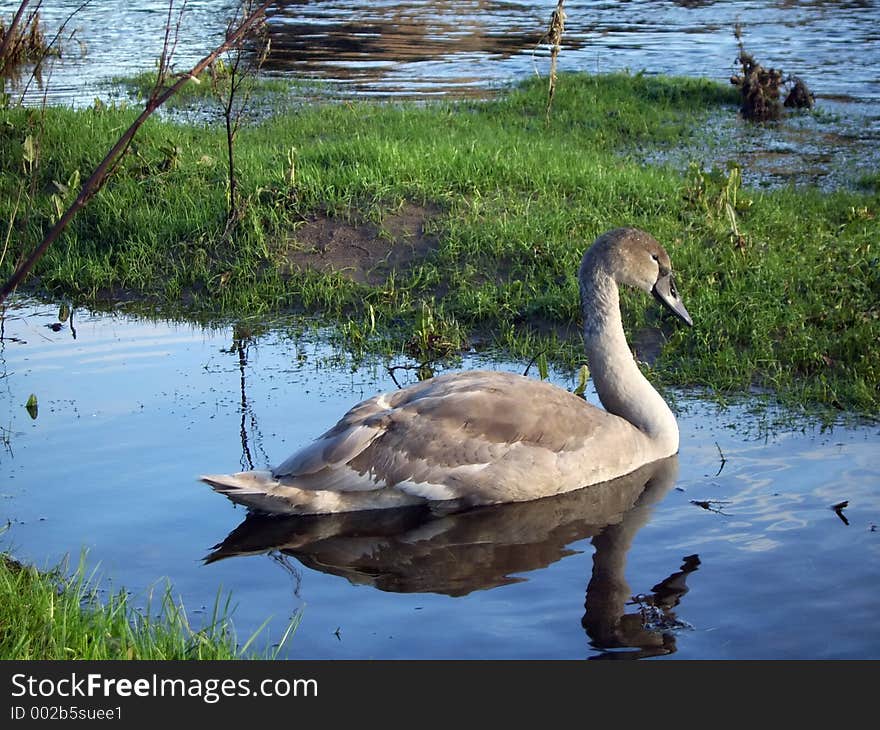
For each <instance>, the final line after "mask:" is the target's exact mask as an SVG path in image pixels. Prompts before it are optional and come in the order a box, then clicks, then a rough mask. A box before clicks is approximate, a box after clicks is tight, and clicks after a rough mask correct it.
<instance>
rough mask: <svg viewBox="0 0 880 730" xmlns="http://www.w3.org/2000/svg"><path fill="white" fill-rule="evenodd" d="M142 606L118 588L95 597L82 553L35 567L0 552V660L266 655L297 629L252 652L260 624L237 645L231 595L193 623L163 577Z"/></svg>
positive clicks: (219, 598) (93, 577) (95, 589)
mask: <svg viewBox="0 0 880 730" xmlns="http://www.w3.org/2000/svg"><path fill="white" fill-rule="evenodd" d="M154 600H155V599H154V596H153V595H152V594H151V595H150V596H149V599H148V602H147V607H146V609H145V610H143V611H141V610H139V609H138V608H137V607H136V606H134V605H133V604H132V602H131V597H130V595H129V594H128V593H126V592H125V591H124V590H120V591H117V592H115V593H108V594H107V595H106V596H105V597H104V598H102V597H101V590H100V589H99V587H98V579H97V575H96V573H95V572H91V573H89V572H88V571H87V568H86V566H85V562H84V560H81V561H80V563H79V565H78V566H77V568H76V570H74V571H73V572H72V573H71V574H68V573H67V567H66V565H61V566H59V567H57V568H55V569H53V570H50V571H38V570H37V569H36V568H34V567H31V566H25V565H22V564H20V563H18V562H16V561H15V560H13V559H12V558H11V557H9V556H8V555H6V554H0V659H4V660H6V659H16V660H23V659H26V660H44V659H53V660H57V659H93V660H94V659H98V660H103V659H154V660H156V659H158V660H164V659H272V658H275V657H276V656H277V655H278V652H279V651H280V650H281V648H282V647H283V645H284V643H285V641H286V640H287V639H288V638H289V636H290V634H291V633H292V632H293V631H294V630H295V628H296V624H297V623H298V620H299V617H298V616H296V617H294V620H292V621H291V623H290V624H289V626H288V628H287V631H285V633H284V636H283V637H282V638H281V640H280V641H279V642H278V644H277V645H276V646H275V647H269V648H267V649H265V650H263V651H261V652H257V651H254V650H253V649H252V647H253V646H254V644H255V641H256V639H257V636H258V635H259V634H260V633H261V632H262V630H263V628H264V627H260V628H259V629H257V631H256V632H254V634H253V635H252V636H251V637H250V638H249V639H248V640H247V641H246V642H245V643H244V644H240V643H239V641H238V639H237V637H236V634H235V631H234V628H233V626H232V622H231V620H230V614H231V603H230V601H231V598H230V597H228V596H227V597H226V598H224V597H223V596H222V595H221V594H219V593H218V596H217V599H216V601H215V603H214V607H213V611H212V613H211V616H210V618H209V620H208V621H207V624H206V625H205V626H204V627H202V628H200V629H195V628H194V627H193V626H192V625H191V623H190V620H189V618H188V617H187V614H186V610H185V609H184V606H183V604H182V603H181V602H180V601H179V600H175V598H174V596H173V594H172V589H171V586H170V585H169V584H166V585H165V586H164V588H163V590H162V591H161V594H160V596H159V599H158V603H159V605H158V607H156V606H155V605H154Z"/></svg>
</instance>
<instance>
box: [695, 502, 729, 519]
mask: <svg viewBox="0 0 880 730" xmlns="http://www.w3.org/2000/svg"><path fill="white" fill-rule="evenodd" d="M691 504H695V505H697V507H702V508H703V509H704V510H708V511H709V512H715V513H716V514H719V515H726V514H727V513H726V512H722V511H721V510H722V508H723V507H724V505H726V504H730V501H725V500H723V499H692V500H691Z"/></svg>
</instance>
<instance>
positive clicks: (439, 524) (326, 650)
mask: <svg viewBox="0 0 880 730" xmlns="http://www.w3.org/2000/svg"><path fill="white" fill-rule="evenodd" d="M58 315H59V309H58V307H57V306H50V305H46V304H38V303H34V302H21V303H20V305H19V307H18V308H13V309H11V310H10V311H8V312H7V317H6V319H5V321H4V326H3V332H2V335H3V339H2V341H0V402H2V403H3V406H2V407H0V414H4V415H3V416H2V418H3V420H2V422H0V427H2V432H0V433H2V436H3V442H4V445H3V446H2V447H0V520H2V521H3V522H6V521H8V522H9V523H10V526H9V529H8V531H7V532H6V533H5V534H4V535H3V537H2V542H3V547H6V548H9V549H11V550H12V552H13V553H14V554H15V555H16V556H17V557H18V558H20V559H22V560H25V561H30V562H34V563H36V564H37V565H40V566H52V565H55V564H56V563H57V562H58V561H59V560H61V559H62V558H63V556H65V555H67V554H70V555H72V556H73V558H74V559H75V558H76V557H77V555H78V553H79V550H80V548H81V547H85V548H87V549H88V551H89V552H88V560H89V564H90V565H99V566H100V567H99V571H100V572H101V574H102V575H103V576H104V577H105V579H106V580H107V585H108V587H114V586H115V587H119V586H125V587H126V588H127V589H129V590H131V591H132V592H133V593H134V596H135V599H136V601H140V602H143V601H144V597H145V595H146V593H147V591H149V589H150V587H151V586H156V585H159V586H160V587H161V586H162V582H161V579H162V578H163V577H167V578H168V579H170V580H171V581H172V583H173V585H174V588H175V590H176V591H177V592H178V593H179V594H180V596H181V597H182V599H183V600H184V602H185V604H186V606H187V608H188V610H189V612H190V615H191V617H192V619H193V621H194V622H195V623H198V622H199V620H201V619H202V618H203V617H204V614H205V613H206V612H209V611H210V608H211V606H212V605H213V602H214V599H215V597H216V595H217V591H218V590H219V589H222V590H224V591H231V592H232V594H233V603H234V604H235V605H236V609H235V613H234V615H233V619H234V622H235V625H236V628H237V630H238V632H239V635H240V636H242V637H246V636H249V635H250V633H251V632H252V631H253V630H255V629H256V628H257V627H258V626H259V625H260V624H261V623H262V622H263V621H264V620H265V619H266V618H267V617H269V616H272V617H274V618H273V619H272V621H271V622H270V624H269V626H268V629H267V630H268V632H269V635H271V636H272V637H274V638H276V639H277V638H278V637H279V636H280V634H281V632H282V631H283V629H284V627H285V625H286V623H287V621H288V619H289V617H290V616H291V615H294V614H295V613H297V612H302V623H301V624H300V627H299V629H298V630H297V632H296V634H295V636H294V637H293V639H292V641H291V642H290V644H288V646H287V647H286V649H285V652H286V656H289V657H296V658H396V657H401V658H403V657H411V658H440V657H468V658H482V657H485V658H501V657H512V658H534V657H550V658H594V657H606V656H610V657H612V658H616V657H620V656H667V657H670V658H773V659H796V658H798V659H800V658H802V659H821V658H860V659H865V658H871V659H877V658H880V629H878V627H877V622H876V609H877V605H878V598H880V595H878V591H880V588H878V586H880V560H878V557H880V555H878V553H880V465H878V462H877V458H876V455H877V449H878V445H880V427H878V426H877V425H876V424H871V425H864V426H849V427H844V426H838V427H835V428H833V429H825V430H823V429H821V428H820V427H818V426H817V425H814V424H811V423H809V422H802V419H794V420H793V421H784V420H783V421H781V422H778V421H777V417H778V416H780V415H783V416H784V415H785V414H775V413H773V412H768V411H766V410H763V409H753V410H749V409H748V408H746V407H734V408H730V409H727V410H720V409H718V408H716V407H715V406H712V405H710V404H708V403H706V402H704V401H701V400H699V399H697V398H695V397H686V396H685V395H684V394H680V395H679V397H678V407H679V409H680V413H679V423H680V426H681V430H682V447H681V453H680V455H679V457H678V458H677V459H674V460H671V461H667V462H664V463H661V464H660V465H658V468H657V469H656V470H652V471H651V472H645V473H642V474H639V475H638V477H639V478H637V479H628V480H627V479H624V480H622V481H621V482H619V483H617V484H615V485H613V487H611V488H605V489H601V490H584V491H583V492H579V493H575V494H571V495H566V496H564V497H562V498H558V499H556V500H542V501H540V502H535V503H532V504H528V505H508V506H504V507H501V508H493V509H489V510H481V511H478V512H474V513H467V514H465V515H462V516H452V517H447V518H444V519H442V520H434V521H430V522H426V521H425V517H424V516H423V515H421V514H418V513H412V512H410V513H406V514H402V515H401V514H398V515H396V516H395V517H394V519H391V518H390V517H389V518H387V519H382V520H381V521H380V520H378V519H370V520H368V521H367V522H366V523H365V522H364V521H363V520H360V519H341V520H300V521H293V522H291V521H284V520H269V521H265V520H263V521H259V520H249V521H246V522H244V520H245V512H244V511H243V510H242V509H240V508H236V507H234V506H233V505H232V504H231V503H229V502H228V501H227V500H226V499H224V498H223V497H221V496H220V495H218V494H215V493H213V492H212V491H211V490H210V489H209V488H207V487H206V486H205V485H203V484H201V483H199V482H198V481H197V476H198V475H199V474H201V473H205V472H217V471H233V470H237V469H239V468H242V467H249V466H250V465H252V464H253V465H254V466H257V467H262V466H266V465H268V464H271V463H274V462H277V461H279V460H280V459H282V458H284V457H286V456H287V455H288V454H289V453H290V452H292V451H293V450H294V449H295V448H296V447H298V446H299V445H301V444H303V443H306V442H307V441H308V440H310V439H311V438H313V437H314V436H316V435H317V434H318V433H320V432H321V431H323V430H324V429H325V428H326V427H329V426H330V425H332V423H333V422H335V420H336V418H338V416H339V415H341V413H342V412H343V411H344V410H346V409H347V408H348V407H349V406H350V405H352V404H353V403H354V402H356V401H358V400H360V399H362V398H365V397H368V396H370V395H373V394H374V393H376V392H378V391H381V390H388V389H393V388H394V384H393V383H392V381H391V378H390V377H389V376H388V375H387V372H386V370H385V369H384V367H382V365H381V364H374V365H372V366H369V365H368V366H363V367H358V368H354V369H353V368H352V367H351V366H350V365H349V364H347V363H346V362H345V359H344V358H341V357H340V356H339V355H338V354H337V353H335V352H334V351H333V350H332V349H331V348H329V347H328V346H327V345H325V344H322V340H321V338H320V337H316V336H314V335H313V334H311V333H310V330H309V329H308V328H304V327H303V326H301V325H299V326H296V323H291V325H290V326H283V327H282V326H278V327H275V328H273V329H271V330H270V331H269V332H267V333H266V334H263V335H260V336H258V337H256V338H254V339H250V340H248V339H241V338H236V332H235V330H234V328H233V327H231V326H218V327H215V328H213V329H204V328H202V327H200V326H197V325H193V324H187V323H172V322H168V321H162V320H156V321H152V320H148V319H144V318H133V317H130V316H127V315H123V314H98V313H94V314H92V313H89V312H85V311H82V310H76V311H75V312H74V314H73V317H72V319H71V318H69V317H64V320H65V321H64V323H63V324H60V323H59V316H58ZM59 325H60V326H59ZM52 326H54V327H55V328H57V329H58V331H55V330H54V329H53V328H52ZM240 331H241V328H240ZM74 334H75V338H74V336H73V335H74ZM477 366H480V367H496V368H506V369H511V370H516V371H521V369H522V365H520V364H516V363H491V362H488V363H487V362H486V361H484V360H481V359H480V358H478V357H477V356H476V355H470V356H468V357H466V358H465V360H464V362H463V363H462V367H477ZM398 377H400V371H398ZM552 377H553V379H554V380H555V381H556V382H557V383H558V384H559V385H561V386H563V387H569V388H570V387H573V385H574V382H573V380H571V379H570V378H569V377H568V376H563V375H561V374H559V373H555V374H553V375H552ZM32 393H33V394H34V395H35V396H36V398H37V413H36V418H32V416H31V414H30V413H29V412H28V410H27V408H26V407H25V404H26V402H27V401H28V398H29V396H30V394H32ZM590 399H591V400H593V401H595V395H594V394H591V395H590ZM792 424H795V425H792ZM645 482H648V485H647V487H646V486H645ZM844 501H845V502H847V506H846V507H845V508H841V509H839V510H838V511H835V510H834V509H833V507H834V506H835V505H838V504H840V503H841V502H844ZM633 505H634V506H633ZM242 522H244V524H241V523H242ZM224 541H225V544H224V545H223V546H222V547H220V548H217V549H216V550H214V549H213V546H217V545H218V544H220V543H224ZM212 553H213V554H214V557H215V558H219V557H223V559H217V560H214V561H212V562H207V563H206V562H204V561H203V558H205V557H206V556H208V555H209V554H212ZM224 556H225V557H224ZM585 602H586V603H587V606H588V610H586V611H585ZM623 613H625V614H627V615H628V617H627V618H624V619H623V620H620V621H618V618H619V617H620V615H621V614H623ZM585 615H586V620H584V617H585Z"/></svg>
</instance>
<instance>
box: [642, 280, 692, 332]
mask: <svg viewBox="0 0 880 730" xmlns="http://www.w3.org/2000/svg"><path fill="white" fill-rule="evenodd" d="M651 294H653V295H654V298H655V299H656V300H657V301H658V302H660V303H661V304H662V305H663V306H664V307H666V308H667V309H668V310H669V311H670V312H672V313H673V314H674V315H675V316H676V317H678V318H679V319H680V320H681V321H682V322H684V323H685V324H686V325H688V326H689V327H693V326H694V321H693V320H692V319H691V315H689V314H688V311H687V309H685V308H684V304H682V303H681V299H679V298H678V290H677V289H676V288H675V282H673V281H672V273H671V272H670V273H668V274H664V275H663V276H661V277H660V278H659V279H657V283H655V284H654V288H653V289H651Z"/></svg>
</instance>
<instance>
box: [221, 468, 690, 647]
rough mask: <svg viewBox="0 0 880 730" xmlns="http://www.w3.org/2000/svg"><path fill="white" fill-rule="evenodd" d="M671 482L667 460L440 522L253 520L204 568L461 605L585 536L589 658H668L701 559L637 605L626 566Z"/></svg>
mask: <svg viewBox="0 0 880 730" xmlns="http://www.w3.org/2000/svg"><path fill="white" fill-rule="evenodd" d="M677 475H678V459H677V457H671V458H669V459H664V460H661V461H658V462H655V463H653V464H649V465H647V466H645V467H642V468H641V469H639V470H637V471H635V472H633V473H632V474H629V475H627V476H625V477H622V478H620V479H616V480H613V481H610V482H605V483H602V484H597V485H594V486H591V487H587V488H584V489H580V490H577V491H575V492H569V493H567V494H562V495H558V496H555V497H547V498H544V499H539V500H535V501H532V502H521V503H513V504H503V505H496V506H492V507H484V508H479V509H473V510H469V511H466V512H461V513H455V514H447V515H442V516H437V515H435V514H432V513H431V511H430V510H428V509H421V508H409V509H400V510H378V511H371V512H355V513H348V514H339V515H322V516H307V517H271V516H262V515H256V514H251V515H248V516H247V517H246V518H245V520H244V521H243V522H242V523H241V524H240V525H238V527H236V528H235V529H234V530H233V531H232V532H231V533H230V534H229V535H228V536H227V537H226V538H225V539H224V540H223V541H222V542H221V543H219V544H218V545H215V546H214V548H213V552H211V553H210V554H209V555H208V556H206V558H205V562H206V563H213V562H216V561H218V560H222V559H225V558H230V557H234V556H242V555H257V554H270V555H273V556H275V557H276V558H277V557H279V556H290V557H293V558H295V559H296V560H298V561H299V562H300V563H302V564H303V565H304V566H306V567H309V568H313V569H314V570H317V571H321V572H323V573H330V574H332V575H338V576H342V577H344V578H346V579H348V580H349V581H350V582H351V583H354V584H363V585H370V586H373V587H374V588H377V589H379V590H382V591H390V592H395V593H439V594H444V595H449V596H464V595H467V594H469V593H471V592H473V591H478V590H486V589H489V588H494V587H497V586H503V585H509V584H512V583H518V582H521V581H525V580H527V578H526V577H524V576H523V575H522V574H523V573H527V572H529V571H533V570H538V569H540V568H545V567H547V566H548V565H551V564H552V563H555V562H556V561H558V560H560V559H561V558H563V557H566V556H568V555H572V554H575V553H576V552H577V551H576V550H573V549H571V548H570V547H569V546H570V545H572V543H574V542H576V541H579V540H583V539H587V538H592V545H593V547H594V548H595V553H594V555H593V569H592V575H591V577H590V580H589V583H588V585H587V589H586V600H585V604H584V606H585V613H584V616H583V619H582V625H583V627H584V630H585V631H586V633H587V636H588V638H589V641H590V645H591V646H592V647H593V648H594V649H597V650H599V651H600V653H599V654H598V655H597V656H596V657H595V658H612V659H623V658H640V657H644V656H656V655H662V654H670V653H672V652H674V651H675V650H676V633H675V632H676V630H677V629H679V628H681V627H682V626H686V625H687V624H685V623H684V622H682V621H679V620H678V619H677V617H676V616H675V614H674V612H673V609H674V608H675V607H676V606H677V605H678V604H679V602H680V600H681V597H682V596H683V595H684V594H685V593H686V592H687V586H686V578H687V575H688V574H689V573H690V572H692V571H693V570H696V568H697V566H698V565H699V558H697V556H688V557H686V558H684V559H683V562H684V565H683V566H682V567H681V569H680V570H677V571H674V572H672V573H671V574H670V575H669V576H667V577H665V578H662V579H661V580H660V581H659V582H658V583H657V584H656V585H655V586H654V587H653V588H652V592H651V593H650V594H647V595H645V594H643V595H639V596H635V597H634V596H633V595H632V593H631V591H630V588H629V585H628V584H627V582H626V578H625V567H626V559H627V554H628V552H629V550H630V547H631V545H632V542H633V539H634V538H635V536H636V534H637V533H638V531H639V530H640V529H641V528H642V527H643V526H644V525H645V524H646V523H647V522H648V520H649V519H650V516H651V513H652V510H653V506H654V505H655V504H657V503H658V502H659V501H660V500H662V499H663V497H664V496H665V495H666V494H667V493H668V492H669V490H670V489H671V488H672V486H673V485H674V484H675V481H676V478H677ZM628 611H629V612H628Z"/></svg>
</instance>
